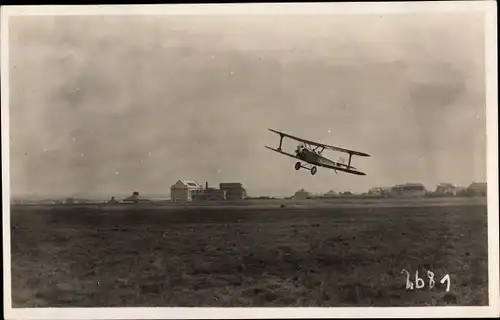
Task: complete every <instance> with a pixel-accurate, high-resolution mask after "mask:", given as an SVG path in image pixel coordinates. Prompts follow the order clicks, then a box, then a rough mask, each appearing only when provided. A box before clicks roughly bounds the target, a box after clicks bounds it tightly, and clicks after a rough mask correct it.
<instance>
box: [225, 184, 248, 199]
mask: <svg viewBox="0 0 500 320" xmlns="http://www.w3.org/2000/svg"><path fill="white" fill-rule="evenodd" d="M219 188H220V190H222V191H224V192H225V193H226V199H227V200H241V199H245V198H246V197H247V191H246V190H245V188H243V185H242V184H241V183H238V182H230V183H221V184H220V185H219Z"/></svg>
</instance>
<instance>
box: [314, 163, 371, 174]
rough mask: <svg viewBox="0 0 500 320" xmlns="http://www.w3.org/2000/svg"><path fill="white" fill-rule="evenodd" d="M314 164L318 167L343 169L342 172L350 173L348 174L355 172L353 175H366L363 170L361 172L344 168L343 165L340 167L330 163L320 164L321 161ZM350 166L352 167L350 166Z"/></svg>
mask: <svg viewBox="0 0 500 320" xmlns="http://www.w3.org/2000/svg"><path fill="white" fill-rule="evenodd" d="M316 165H317V166H318V167H324V168H328V169H333V170H338V171H343V172H346V173H350V174H355V175H358V176H366V173H364V172H361V171H358V170H352V169H348V168H344V167H341V166H330V165H327V164H321V163H318V164H316ZM350 168H352V167H350Z"/></svg>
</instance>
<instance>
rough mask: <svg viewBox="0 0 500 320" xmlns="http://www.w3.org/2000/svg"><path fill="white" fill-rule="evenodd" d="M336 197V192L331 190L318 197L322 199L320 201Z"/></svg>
mask: <svg viewBox="0 0 500 320" xmlns="http://www.w3.org/2000/svg"><path fill="white" fill-rule="evenodd" d="M336 196H337V192H335V191H333V190H330V191H328V192H327V193H324V194H322V195H321V196H319V198H322V199H329V198H334V197H336Z"/></svg>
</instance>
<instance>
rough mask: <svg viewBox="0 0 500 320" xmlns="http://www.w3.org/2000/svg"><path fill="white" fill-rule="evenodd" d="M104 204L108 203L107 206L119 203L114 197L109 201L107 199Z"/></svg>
mask: <svg viewBox="0 0 500 320" xmlns="http://www.w3.org/2000/svg"><path fill="white" fill-rule="evenodd" d="M106 203H109V204H117V203H119V201H118V200H116V198H115V197H111V199H109V200H108V201H106Z"/></svg>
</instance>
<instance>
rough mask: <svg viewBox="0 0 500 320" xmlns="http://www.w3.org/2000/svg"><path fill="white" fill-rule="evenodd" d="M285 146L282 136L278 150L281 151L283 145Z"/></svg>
mask: <svg viewBox="0 0 500 320" xmlns="http://www.w3.org/2000/svg"><path fill="white" fill-rule="evenodd" d="M282 144H283V135H282V134H280V146H279V147H278V150H279V151H281V145H282Z"/></svg>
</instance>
